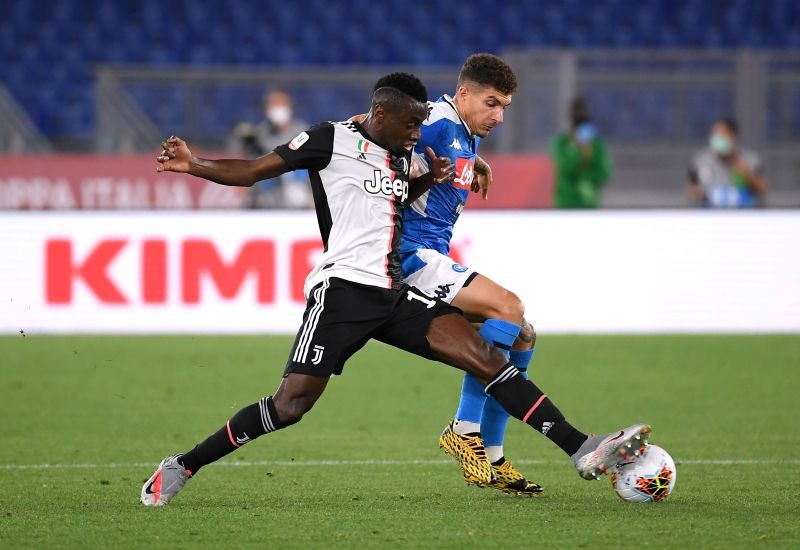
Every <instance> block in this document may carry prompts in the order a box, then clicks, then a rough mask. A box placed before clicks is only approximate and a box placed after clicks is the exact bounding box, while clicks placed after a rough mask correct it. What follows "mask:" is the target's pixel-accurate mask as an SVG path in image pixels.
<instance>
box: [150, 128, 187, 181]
mask: <svg viewBox="0 0 800 550" xmlns="http://www.w3.org/2000/svg"><path fill="white" fill-rule="evenodd" d="M156 161H158V166H157V167H156V172H188V171H189V165H190V164H191V162H192V152H191V151H190V150H189V147H187V146H186V142H185V141H183V140H182V139H181V138H179V137H175V136H170V137H169V138H168V139H167V140H166V141H164V142H163V143H162V144H161V153H159V155H158V156H157V157H156Z"/></svg>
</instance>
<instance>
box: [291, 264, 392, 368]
mask: <svg viewBox="0 0 800 550" xmlns="http://www.w3.org/2000/svg"><path fill="white" fill-rule="evenodd" d="M388 311H390V303H389V302H388V300H387V299H386V298H385V291H384V290H383V289H373V288H369V287H367V288H365V285H358V284H356V283H351V282H349V281H343V280H341V279H336V278H331V279H328V280H326V281H323V282H322V283H320V284H319V285H317V286H316V287H314V289H312V291H311V292H310V293H309V297H308V303H307V305H306V311H305V313H304V314H303V324H302V325H301V327H300V329H299V330H298V331H297V336H296V337H295V341H294V344H293V346H292V350H291V353H290V354H289V358H288V360H287V362H286V373H287V374H288V373H296V374H306V375H310V376H318V377H324V378H327V377H329V376H331V375H334V374H341V373H342V369H343V368H344V363H345V362H346V361H347V359H349V358H350V356H351V355H353V354H354V353H355V352H356V351H358V350H359V349H361V348H362V347H363V346H364V345H365V344H366V343H367V341H368V340H369V339H370V336H371V334H372V332H373V331H374V329H375V327H376V326H379V324H380V323H381V322H383V318H384V317H385V316H386V315H387V313H388Z"/></svg>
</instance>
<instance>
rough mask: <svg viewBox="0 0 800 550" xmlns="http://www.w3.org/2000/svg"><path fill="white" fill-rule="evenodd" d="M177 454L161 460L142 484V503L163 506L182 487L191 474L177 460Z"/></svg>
mask: <svg viewBox="0 0 800 550" xmlns="http://www.w3.org/2000/svg"><path fill="white" fill-rule="evenodd" d="M178 456H179V455H172V456H168V457H167V458H165V459H164V460H162V461H161V464H159V465H158V469H157V470H156V471H155V473H154V474H153V475H152V476H150V479H148V480H147V481H146V482H145V484H144V485H143V486H142V496H141V499H142V504H144V505H145V506H164V505H166V504H169V501H171V500H172V499H173V498H174V497H175V495H177V494H178V492H179V491H180V490H181V489H183V486H184V485H186V482H187V481H188V480H189V478H190V477H191V475H192V474H191V472H189V471H188V470H187V469H186V468H184V467H183V466H182V465H181V464H180V462H178Z"/></svg>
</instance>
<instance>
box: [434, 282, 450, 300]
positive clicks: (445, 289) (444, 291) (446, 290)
mask: <svg viewBox="0 0 800 550" xmlns="http://www.w3.org/2000/svg"><path fill="white" fill-rule="evenodd" d="M454 284H455V283H450V284H449V285H439V287H438V288H437V289H436V290H435V291H434V292H433V293H434V294H435V295H436V297H437V298H439V299H440V300H444V299H445V298H447V295H448V294H450V287H452V286H453V285H454Z"/></svg>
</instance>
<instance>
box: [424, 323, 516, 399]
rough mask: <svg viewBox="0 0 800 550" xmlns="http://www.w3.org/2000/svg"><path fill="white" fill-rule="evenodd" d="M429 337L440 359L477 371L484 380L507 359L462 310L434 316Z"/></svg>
mask: <svg viewBox="0 0 800 550" xmlns="http://www.w3.org/2000/svg"><path fill="white" fill-rule="evenodd" d="M427 339H428V343H429V345H430V348H431V354H432V355H433V357H434V358H435V359H436V360H438V361H441V362H443V363H447V364H448V365H452V366H454V367H457V368H459V369H461V370H464V371H466V372H468V373H470V374H472V375H474V376H475V377H477V378H478V379H479V380H480V381H481V382H482V383H483V384H487V383H488V382H489V381H490V380H491V379H492V378H493V377H494V375H495V374H496V373H497V372H498V371H500V369H501V368H502V367H503V366H504V365H505V364H506V363H507V359H506V357H505V355H503V353H502V352H501V351H500V350H499V349H497V348H496V347H494V346H489V345H488V344H487V343H486V342H485V341H484V340H483V339H482V338H481V337H480V336H479V335H478V333H477V332H476V331H475V329H474V328H473V327H472V324H471V323H470V322H469V321H467V320H466V319H465V318H464V317H463V316H462V315H461V314H457V313H449V314H447V315H441V316H438V317H436V318H435V319H433V320H432V321H431V323H430V325H429V326H428V334H427Z"/></svg>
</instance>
